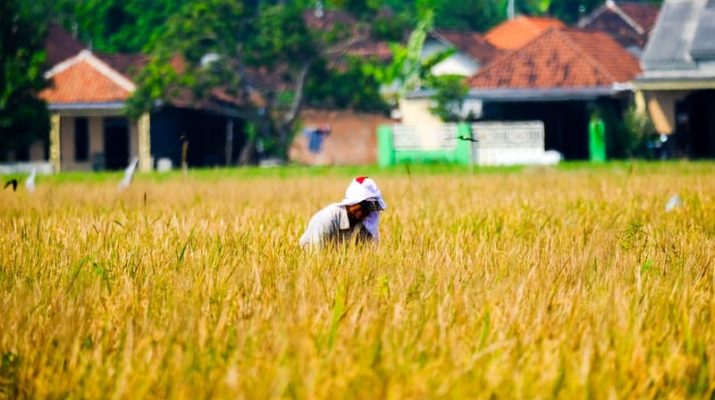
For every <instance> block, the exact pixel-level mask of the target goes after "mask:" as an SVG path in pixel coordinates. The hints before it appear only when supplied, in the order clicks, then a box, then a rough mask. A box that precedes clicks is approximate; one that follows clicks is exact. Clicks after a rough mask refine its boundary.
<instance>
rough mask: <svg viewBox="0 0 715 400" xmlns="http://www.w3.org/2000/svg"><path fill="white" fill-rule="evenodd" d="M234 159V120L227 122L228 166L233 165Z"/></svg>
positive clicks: (229, 119)
mask: <svg viewBox="0 0 715 400" xmlns="http://www.w3.org/2000/svg"><path fill="white" fill-rule="evenodd" d="M232 158H233V119H232V118H228V119H227V120H226V166H227V167H228V166H230V165H231V159H232Z"/></svg>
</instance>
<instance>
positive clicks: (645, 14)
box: [578, 0, 660, 57]
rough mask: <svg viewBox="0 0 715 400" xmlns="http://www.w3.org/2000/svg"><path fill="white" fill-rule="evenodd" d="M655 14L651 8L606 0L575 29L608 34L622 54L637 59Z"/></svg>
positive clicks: (639, 4)
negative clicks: (626, 52)
mask: <svg viewBox="0 0 715 400" xmlns="http://www.w3.org/2000/svg"><path fill="white" fill-rule="evenodd" d="M659 11H660V8H659V7H658V6H656V5H654V4H648V3H636V2H615V1H614V0H607V1H606V3H605V4H604V5H602V6H601V7H599V8H597V9H596V10H594V11H593V12H592V13H591V14H590V15H589V16H587V17H586V18H583V19H582V20H581V21H579V24H578V25H579V27H581V28H585V29H597V30H600V31H603V32H606V33H608V34H609V35H611V37H613V38H614V39H615V40H616V41H617V42H618V43H619V44H620V45H621V46H623V47H624V48H625V49H626V50H628V51H630V52H631V53H633V54H634V55H635V56H637V57H640V55H641V53H642V52H643V48H644V47H645V44H646V42H647V41H648V36H649V35H650V33H651V30H652V29H653V26H655V21H656V19H657V18H658V12H659Z"/></svg>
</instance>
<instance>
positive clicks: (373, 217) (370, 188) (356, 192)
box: [340, 176, 387, 240]
mask: <svg viewBox="0 0 715 400" xmlns="http://www.w3.org/2000/svg"><path fill="white" fill-rule="evenodd" d="M367 199H371V200H376V201H377V202H378V204H380V208H381V209H382V210H384V209H386V208H387V203H385V199H383V198H382V193H380V189H378V188H377V184H376V183H375V181H374V180H372V179H370V178H368V177H366V176H358V177H357V178H355V179H353V181H352V182H350V185H349V186H348V188H347V190H345V198H344V199H343V201H341V202H340V205H343V206H351V205H353V204H357V203H360V202H361V201H363V200H367ZM379 224H380V213H379V212H378V211H372V212H370V214H368V215H367V217H365V219H363V220H362V225H363V226H364V227H365V229H367V231H368V232H370V234H371V235H372V237H373V239H374V240H378V239H379V235H380V231H379Z"/></svg>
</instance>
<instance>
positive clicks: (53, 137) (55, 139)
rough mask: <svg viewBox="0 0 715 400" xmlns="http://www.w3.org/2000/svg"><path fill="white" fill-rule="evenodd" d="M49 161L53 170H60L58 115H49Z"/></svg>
mask: <svg viewBox="0 0 715 400" xmlns="http://www.w3.org/2000/svg"><path fill="white" fill-rule="evenodd" d="M50 163H51V164H52V168H53V169H54V170H55V172H60V115H59V114H58V113H52V115H51V116H50Z"/></svg>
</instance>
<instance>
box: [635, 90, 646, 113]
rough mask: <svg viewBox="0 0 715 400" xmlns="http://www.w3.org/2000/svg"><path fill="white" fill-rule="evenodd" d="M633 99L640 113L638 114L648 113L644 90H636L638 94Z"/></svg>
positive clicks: (637, 111)
mask: <svg viewBox="0 0 715 400" xmlns="http://www.w3.org/2000/svg"><path fill="white" fill-rule="evenodd" d="M633 100H634V103H635V106H636V113H638V115H646V113H647V112H648V110H647V107H648V106H647V105H646V101H645V94H644V93H643V91H642V90H636V94H635V96H634V99H633Z"/></svg>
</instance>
